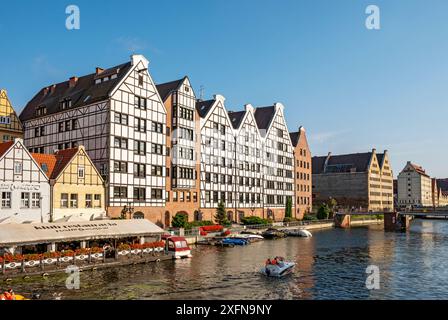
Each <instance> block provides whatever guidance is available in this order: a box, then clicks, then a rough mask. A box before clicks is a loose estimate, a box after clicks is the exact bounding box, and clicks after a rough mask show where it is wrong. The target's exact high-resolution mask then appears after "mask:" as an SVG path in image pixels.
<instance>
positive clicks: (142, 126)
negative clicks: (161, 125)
mask: <svg viewBox="0 0 448 320" xmlns="http://www.w3.org/2000/svg"><path fill="white" fill-rule="evenodd" d="M134 129H135V131H140V132H145V131H146V120H145V119H140V118H135V122H134Z"/></svg>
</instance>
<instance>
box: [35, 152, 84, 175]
mask: <svg viewBox="0 0 448 320" xmlns="http://www.w3.org/2000/svg"><path fill="white" fill-rule="evenodd" d="M76 153H78V148H72V149H66V150H60V151H57V152H56V153H55V154H40V153H32V154H31V155H32V156H33V158H34V160H36V162H37V163H38V164H39V166H40V167H41V168H43V165H46V167H47V171H46V172H45V173H46V174H47V177H48V178H50V179H56V178H57V177H58V176H59V174H60V173H61V172H62V170H64V168H65V167H66V166H67V164H68V163H69V162H70V161H71V160H72V159H73V157H74V156H75V155H76ZM44 171H45V170H44Z"/></svg>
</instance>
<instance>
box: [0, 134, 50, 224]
mask: <svg viewBox="0 0 448 320" xmlns="http://www.w3.org/2000/svg"><path fill="white" fill-rule="evenodd" d="M49 219H50V184H49V181H48V178H47V176H46V175H45V173H44V172H43V170H42V169H41V168H40V167H39V165H38V164H37V163H36V161H35V160H34V159H33V157H32V156H31V154H30V153H29V152H28V150H27V149H26V148H25V146H24V144H23V141H22V140H21V139H19V138H16V139H15V140H14V141H9V142H4V143H0V224H1V223H45V222H48V221H49Z"/></svg>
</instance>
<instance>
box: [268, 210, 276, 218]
mask: <svg viewBox="0 0 448 320" xmlns="http://www.w3.org/2000/svg"><path fill="white" fill-rule="evenodd" d="M274 218H275V217H274V212H273V211H272V210H271V209H268V219H271V220H274Z"/></svg>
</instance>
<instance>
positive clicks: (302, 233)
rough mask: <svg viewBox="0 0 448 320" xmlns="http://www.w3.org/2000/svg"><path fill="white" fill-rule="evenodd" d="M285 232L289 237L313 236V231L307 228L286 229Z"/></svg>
mask: <svg viewBox="0 0 448 320" xmlns="http://www.w3.org/2000/svg"><path fill="white" fill-rule="evenodd" d="M284 232H285V233H286V234H287V235H288V236H289V237H303V238H311V237H312V236H313V235H312V234H311V232H309V231H308V230H305V229H299V230H284Z"/></svg>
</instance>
